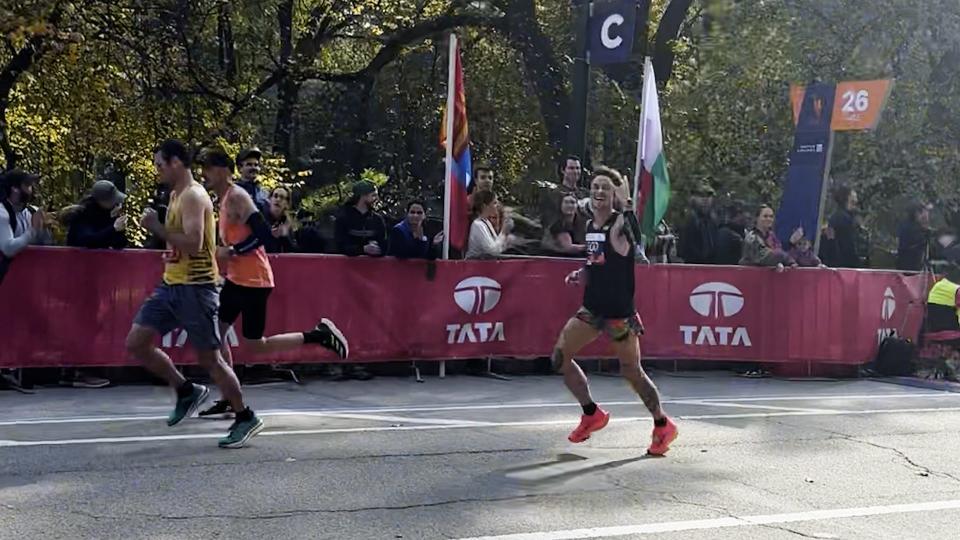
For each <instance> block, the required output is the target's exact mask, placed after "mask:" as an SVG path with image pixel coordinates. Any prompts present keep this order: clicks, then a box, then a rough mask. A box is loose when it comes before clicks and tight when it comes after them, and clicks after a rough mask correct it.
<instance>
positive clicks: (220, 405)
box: [197, 399, 236, 418]
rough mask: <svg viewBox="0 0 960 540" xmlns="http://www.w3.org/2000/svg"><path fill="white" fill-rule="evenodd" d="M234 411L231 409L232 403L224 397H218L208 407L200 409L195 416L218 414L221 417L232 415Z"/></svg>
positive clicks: (203, 416)
mask: <svg viewBox="0 0 960 540" xmlns="http://www.w3.org/2000/svg"><path fill="white" fill-rule="evenodd" d="M235 412H236V411H234V410H233V405H231V404H230V402H229V401H227V400H225V399H218V400H217V401H216V403H214V404H213V405H212V406H211V407H210V408H209V409H207V410H204V411H200V412H199V413H198V414H197V416H199V417H200V418H206V417H210V416H219V417H221V418H229V417H231V416H233V414H234V413H235Z"/></svg>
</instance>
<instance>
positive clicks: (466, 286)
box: [0, 248, 929, 367]
mask: <svg viewBox="0 0 960 540" xmlns="http://www.w3.org/2000/svg"><path fill="white" fill-rule="evenodd" d="M271 262H272V263H273V267H274V272H275V275H276V281H277V289H276V290H275V291H274V293H273V294H272V295H271V298H270V304H269V316H268V323H267V333H268V334H272V333H280V332H287V331H302V330H306V329H308V328H311V327H313V326H314V325H315V324H316V323H317V321H318V319H319V318H321V317H328V318H330V319H332V320H334V321H335V322H336V323H337V325H338V326H339V327H340V329H341V330H343V332H344V334H346V336H347V337H348V339H349V340H350V348H351V360H353V361H399V360H410V359H425V360H428V359H436V360H440V359H457V358H477V357H487V356H493V357H540V356H548V355H549V354H550V351H551V350H552V348H553V345H554V343H555V340H556V337H557V334H558V333H559V331H560V329H561V328H562V327H563V325H564V324H565V322H566V321H567V319H568V317H570V316H571V315H572V314H573V313H574V312H575V311H576V309H577V307H578V306H579V305H580V299H581V297H582V293H583V291H582V289H579V288H576V287H569V286H565V285H564V283H563V277H564V276H565V275H566V274H567V273H568V272H569V271H570V270H572V269H574V268H576V267H577V265H578V264H579V263H578V262H577V261H573V260H569V261H567V260H555V259H524V260H504V261H439V262H438V263H437V271H436V275H435V278H434V279H433V280H428V279H427V264H426V262H425V261H399V260H394V259H369V258H346V257H340V256H324V255H282V256H274V257H271ZM636 272H637V285H638V287H637V306H638V308H639V310H640V313H641V316H642V317H643V320H644V323H645V324H646V328H647V334H646V336H645V337H644V339H643V353H644V355H645V356H646V357H650V358H667V359H703V360H745V361H757V362H764V363H833V364H848V365H854V364H862V363H864V362H867V361H869V360H871V359H872V358H873V357H874V355H875V354H876V350H877V344H878V341H879V338H878V336H879V335H882V334H883V333H885V332H887V331H888V330H889V329H895V330H899V329H900V328H901V327H903V328H905V329H906V332H907V334H908V335H915V334H916V332H917V330H918V329H919V326H920V323H921V320H922V316H923V308H924V304H923V303H924V299H925V293H924V290H925V289H924V287H925V286H929V284H928V283H926V282H925V279H924V277H923V276H919V275H904V274H899V273H896V272H879V271H857V270H821V269H801V270H791V271H787V272H784V273H776V272H774V271H772V270H770V269H760V268H740V267H708V266H685V265H657V266H637V270H636ZM160 273H161V259H160V253H159V252H151V251H136V250H131V251H122V252H115V251H114V252H111V251H84V250H74V249H70V248H35V249H34V248H31V249H28V250H27V251H26V252H24V253H22V254H21V255H19V256H18V257H17V259H16V260H14V261H13V264H12V265H11V267H10V272H9V274H8V275H7V277H6V280H5V281H4V282H3V284H2V285H0V339H2V343H3V346H2V347H0V367H51V366H120V365H135V361H133V360H131V359H129V358H127V356H126V353H125V351H124V339H125V337H126V334H127V331H128V330H129V328H130V322H131V320H132V319H133V317H134V315H135V314H136V311H137V309H138V308H139V306H140V304H141V303H142V302H143V300H144V299H145V298H146V297H147V296H148V295H149V294H150V292H151V291H152V290H153V288H154V287H155V286H156V284H157V283H158V281H159V279H160ZM238 330H239V326H238ZM225 339H226V340H227V341H228V343H230V344H231V345H232V346H237V345H238V339H237V332H235V331H233V329H231V331H230V332H228V333H227V335H226V336H225ZM185 343H186V336H185V335H184V334H183V333H182V332H180V331H174V332H172V333H170V334H168V335H166V336H163V337H162V339H160V345H161V346H162V347H163V348H164V349H165V350H166V351H167V352H168V353H170V355H171V357H173V359H174V360H175V361H176V362H178V363H191V362H193V361H194V360H193V354H192V353H191V352H190V348H189V346H185ZM607 352H608V349H607V347H606V344H604V343H602V342H598V343H597V344H595V345H593V346H591V347H590V348H589V349H587V350H586V351H584V354H583V356H584V357H599V356H607ZM235 361H237V362H239V363H245V364H266V363H299V362H331V361H336V358H335V357H333V356H332V355H331V354H329V353H328V352H327V351H325V350H323V349H320V348H318V347H305V348H302V349H299V350H297V351H293V352H289V353H284V354H277V355H271V356H255V355H252V354H250V353H248V352H246V351H244V348H243V346H242V345H241V346H239V348H238V349H237V353H236V354H235Z"/></svg>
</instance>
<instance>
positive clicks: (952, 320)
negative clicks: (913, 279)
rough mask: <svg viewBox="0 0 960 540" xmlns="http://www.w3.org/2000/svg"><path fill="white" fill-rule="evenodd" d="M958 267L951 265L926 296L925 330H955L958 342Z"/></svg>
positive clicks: (959, 335) (959, 336)
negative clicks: (944, 275)
mask: <svg viewBox="0 0 960 540" xmlns="http://www.w3.org/2000/svg"><path fill="white" fill-rule="evenodd" d="M957 282H960V267H957V266H953V267H952V268H950V269H949V270H948V271H947V274H946V277H944V278H943V279H941V280H940V281H938V282H937V283H936V284H934V286H933V288H932V289H930V294H929V295H928V296H927V322H926V332H928V333H934V332H935V333H940V332H956V334H957V335H956V338H957V340H958V341H957V343H958V344H960V297H958V295H957V293H958V292H960V285H958V284H957Z"/></svg>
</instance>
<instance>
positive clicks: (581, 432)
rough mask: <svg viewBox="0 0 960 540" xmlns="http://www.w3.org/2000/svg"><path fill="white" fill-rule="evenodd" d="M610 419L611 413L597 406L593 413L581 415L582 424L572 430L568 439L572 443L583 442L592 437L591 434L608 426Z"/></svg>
mask: <svg viewBox="0 0 960 540" xmlns="http://www.w3.org/2000/svg"><path fill="white" fill-rule="evenodd" d="M609 421H610V413H608V412H607V411H605V410H603V409H601V408H600V407H597V411H596V412H595V413H593V414H591V415H586V414H584V415H582V416H580V425H579V426H577V429H575V430H573V431H572V432H570V435H569V436H568V437H567V440H568V441H570V442H572V443H582V442H583V441H585V440H587V439H589V438H590V434H591V433H593V432H594V431H600V430H601V429H603V428H605V427H607V422H609Z"/></svg>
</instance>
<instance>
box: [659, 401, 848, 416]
mask: <svg viewBox="0 0 960 540" xmlns="http://www.w3.org/2000/svg"><path fill="white" fill-rule="evenodd" d="M673 403H674V404H675V405H699V406H701V407H717V408H723V407H730V408H733V409H765V410H770V411H802V412H820V413H834V412H842V411H841V410H839V409H814V408H809V407H803V408H800V407H777V406H775V405H754V404H750V403H733V402H727V401H724V402H718V401H714V402H710V401H704V400H700V401H698V400H693V399H691V400H684V401H674V402H673Z"/></svg>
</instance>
